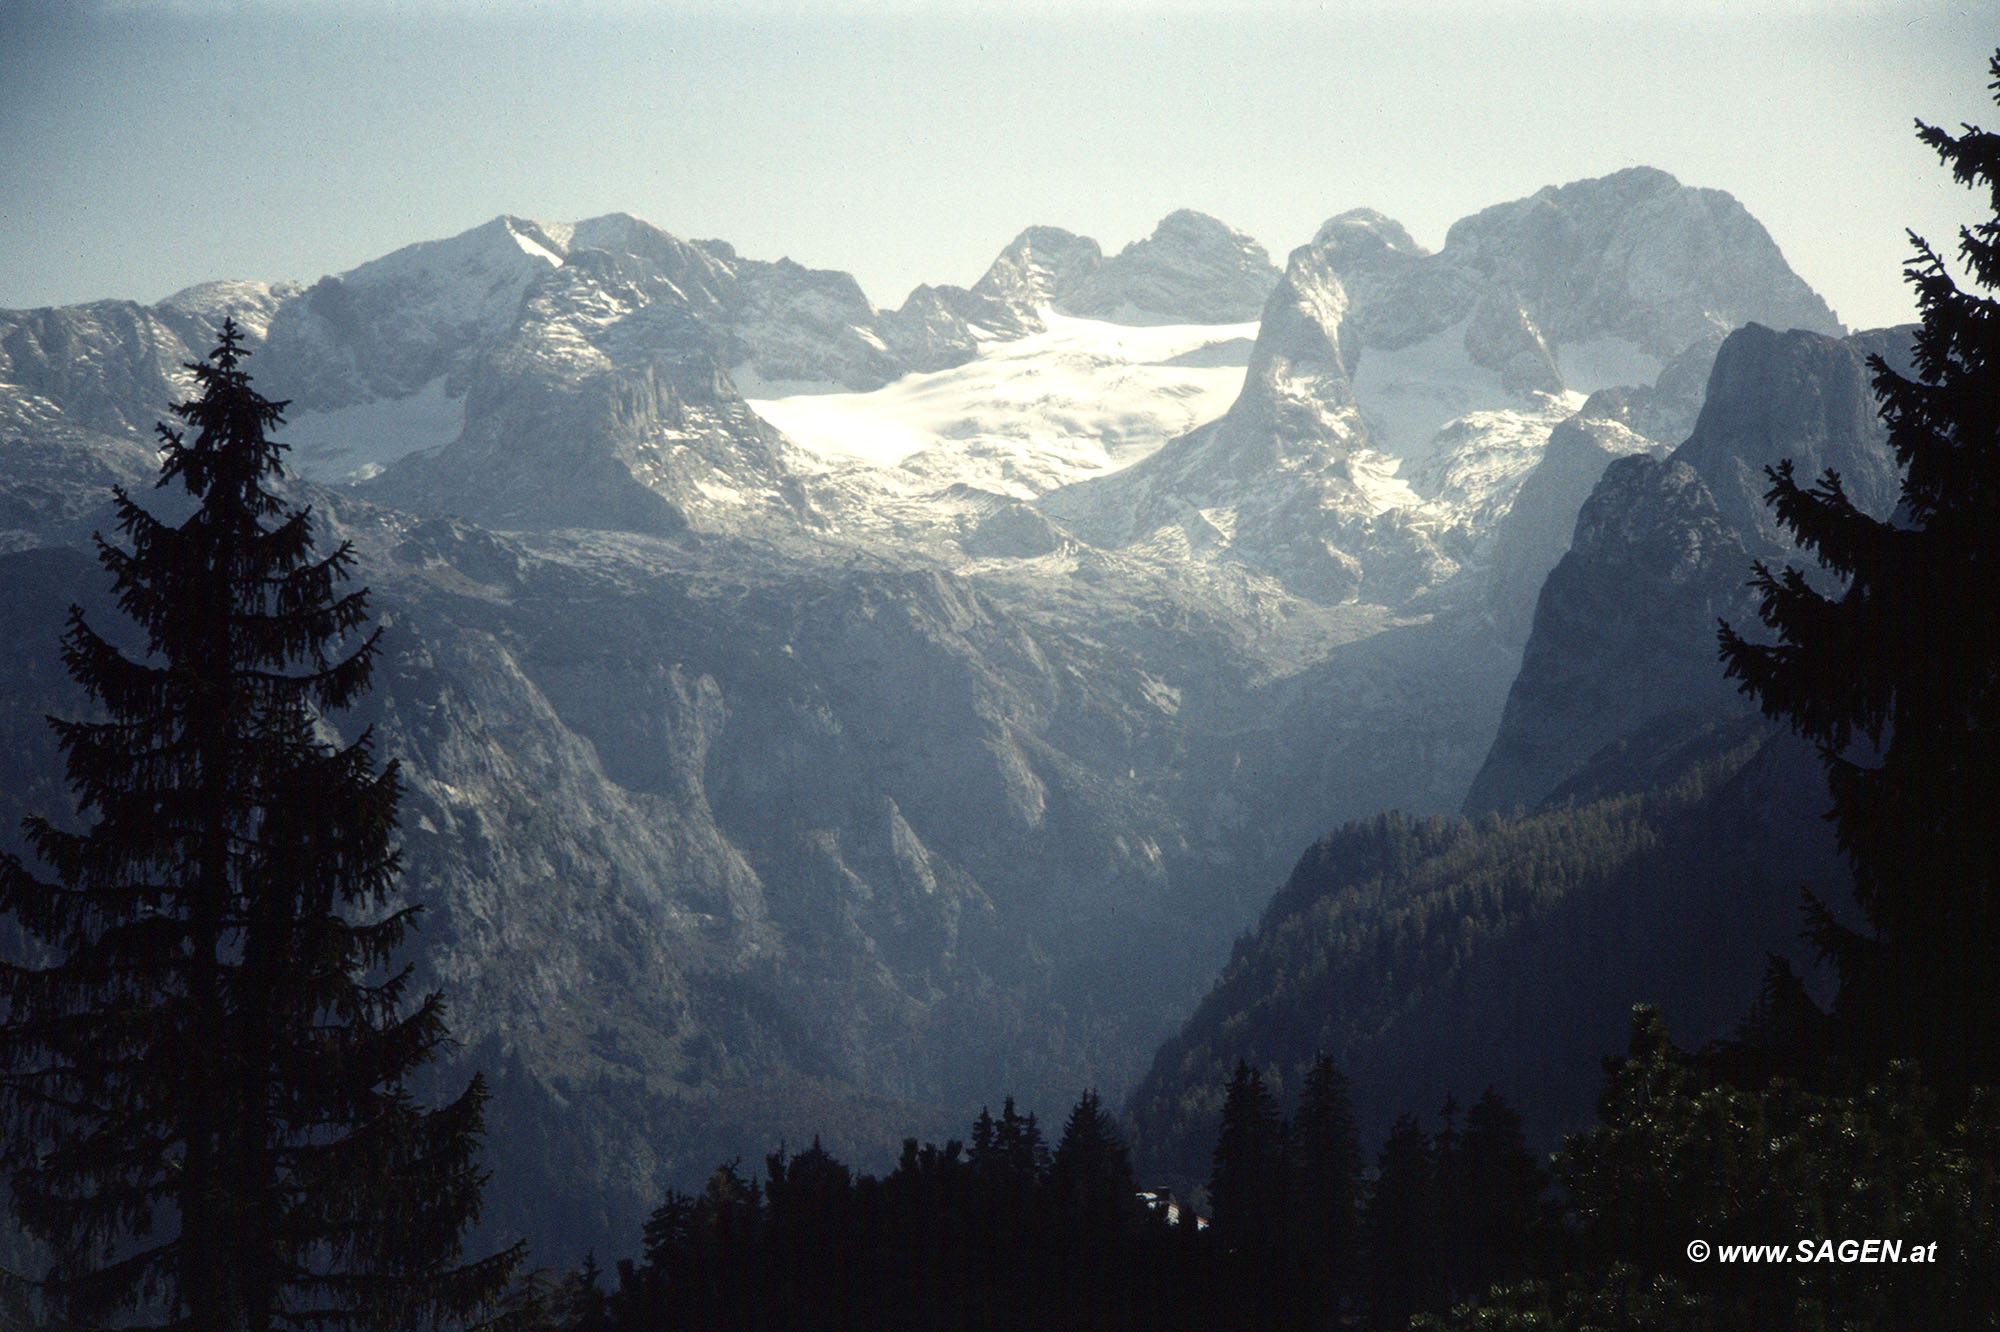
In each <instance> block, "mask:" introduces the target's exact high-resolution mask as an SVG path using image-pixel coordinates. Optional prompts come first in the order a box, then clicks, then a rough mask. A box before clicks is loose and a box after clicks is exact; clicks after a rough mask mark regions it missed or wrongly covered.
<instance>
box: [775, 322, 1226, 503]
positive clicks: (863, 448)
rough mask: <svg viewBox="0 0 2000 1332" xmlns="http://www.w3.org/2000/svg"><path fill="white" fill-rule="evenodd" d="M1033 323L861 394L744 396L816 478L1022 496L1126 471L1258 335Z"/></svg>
mask: <svg viewBox="0 0 2000 1332" xmlns="http://www.w3.org/2000/svg"><path fill="white" fill-rule="evenodd" d="M1041 317H1042V320H1043V322H1044V323H1045V324H1046V325H1047V326H1048V327H1047V330H1046V331H1045V332H1041V333H1035V334H1030V335H1029V336H1027V337H1024V338H1018V339H1015V340H1013V341H1008V342H998V341H995V342H988V343H985V344H983V345H982V347H981V354H980V355H979V356H978V357H977V358H975V359H973V360H971V361H968V362H967V363H966V364H964V365H960V366H955V367H953V368H952V369H949V370H939V371H934V372H932V373H929V374H911V375H905V376H904V377H903V378H901V379H898V380H896V381H895V382H893V383H890V384H887V385H884V386H883V387H882V388H879V389H876V390H874V391H873V392H870V393H846V392H792V393H789V394H787V395H785V396H772V397H759V396H756V394H757V391H758V388H759V385H757V384H756V382H755V381H751V382H748V383H746V384H745V385H744V391H745V395H746V396H747V397H749V398H750V405H751V407H752V408H753V409H755V411H756V412H757V414H758V415H759V416H762V417H763V418H764V419H765V420H766V421H769V422H770V423H771V424H772V425H773V426H776V427H777V428H778V429H779V430H782V431H783V432H784V433H785V434H786V435H787V436H789V437H790V438H791V440H792V442H793V443H795V444H797V445H798V446H799V447H800V449H801V451H802V452H803V454H804V455H805V457H806V459H807V460H809V465H813V466H817V467H819V468H820V469H822V470H824V471H828V472H833V471H843V470H848V469H854V468H867V469H890V468H896V469H900V470H901V471H902V472H903V473H904V474H906V479H907V484H908V485H909V486H910V487H911V488H915V489H924V490H929V489H935V488H938V487H941V486H946V485H950V484H952V483H955V482H962V483H964V484H967V485H972V486H977V487H978V488H980V489H982V490H989V491H992V492H994V493H996V494H1001V495H1006V496H1009V497H1011V498H1014V499H1033V498H1035V497H1036V496H1038V495H1041V494H1044V493H1046V492H1047V491H1049V490H1053V489H1055V488H1056V487H1058V486H1064V485H1068V484H1070V483H1071V482H1073V481H1080V480H1083V479H1084V478H1086V477H1091V476H1097V475H1101V474H1103V473H1105V472H1110V471H1115V470H1117V469H1119V468H1121V467H1125V466H1129V465H1130V464H1132V463H1134V462H1137V461H1138V460H1139V459H1141V458H1143V457H1146V456H1147V455H1148V454H1150V453H1152V452H1153V451H1154V450H1156V449H1158V448H1159V447H1160V445H1162V444H1164V443H1166V442H1167V441H1168V440H1169V439H1172V438H1174V437H1175V436H1177V435H1181V434H1185V433H1186V432H1187V431H1189V430H1191V429H1193V428H1194V427H1195V426H1198V425H1200V424H1202V423H1203V422H1205V421H1210V420H1213V419H1214V418H1216V417H1218V416H1220V415H1222V413H1223V412H1225V411H1227V410H1228V409H1229V404H1230V403H1231V402H1233V401H1234V400H1235V398H1236V394H1237V392H1238V391H1239V390H1240V389H1241V388H1242V387H1243V367H1244V366H1245V365H1246V364H1247V363H1248V360H1249V355H1250V347H1251V343H1252V341H1253V340H1254V339H1255V338H1256V336H1257V326H1256V325H1255V324H1170V325H1163V326H1154V327H1148V328H1136V327H1130V326H1127V325H1123V324H1111V323H1106V322H1103V321H1101V320H1095V319H1074V318H1070V317H1068V316H1065V315H1059V314H1057V313H1055V312H1054V311H1053V310H1049V309H1044V310H1042V311H1041ZM774 387H786V388H791V387H794V386H790V385H785V386H774ZM879 479H880V480H882V481H883V482H884V483H885V484H892V485H893V482H892V479H891V478H887V477H884V478H879ZM894 488H897V489H902V488H903V487H902V486H894Z"/></svg>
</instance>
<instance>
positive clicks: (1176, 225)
mask: <svg viewBox="0 0 2000 1332" xmlns="http://www.w3.org/2000/svg"><path fill="white" fill-rule="evenodd" d="M1277 282H1278V270H1277V267H1276V266H1275V265H1274V264H1272V262H1271V256H1270V255H1269V254H1268V253H1267V252H1266V251H1265V249H1264V247H1263V246H1262V245H1260V244H1258V243H1257V242H1256V241H1255V240H1253V239H1252V238H1251V237H1250V236H1248V235H1246V234H1244V233H1243V232H1241V231H1238V230H1236V229H1235V228H1234V227H1231V226H1229V225H1228V224H1226V223H1224V222H1221V221H1218V220H1217V219H1215V218H1213V217H1210V216H1209V215H1208V214H1206V213H1198V212H1196V211H1194V210H1193V209H1191V208H1183V209H1180V210H1178V211H1176V212H1172V213H1169V214H1167V216H1165V217H1164V218H1162V219H1160V223H1159V225H1158V226H1156V227H1154V228H1153V234H1152V235H1151V236H1148V237H1147V238H1146V239H1145V240H1142V241H1134V242H1132V243H1131V244H1130V245H1127V246H1126V247H1125V248H1124V249H1122V250H1120V251H1119V252H1118V253H1117V254H1116V255H1114V256H1112V257H1111V258H1109V259H1106V260H1105V261H1104V262H1103V263H1102V264H1099V265H1098V266H1097V267H1096V268H1095V269H1093V270H1092V271H1091V272H1090V274H1089V275H1088V276H1087V277H1085V278H1084V279H1083V281H1082V282H1080V283H1079V284H1078V285H1077V286H1076V288H1075V289H1074V290H1072V291H1071V292H1069V293H1068V294H1067V295H1066V296H1065V297H1064V298H1063V299H1062V300H1061V301H1060V302H1059V308H1060V309H1062V311H1063V313H1065V314H1072V315H1079V316H1082V317H1084V318H1087V319H1111V320H1115V321H1117V322H1120V323H1130V324H1236V323H1244V322H1247V321H1249V320H1252V319H1255V318H1257V316H1258V314H1259V312H1260V311H1261V310H1262V309H1263V307H1264V299H1265V297H1267V296H1269V295H1270V293H1271V289H1272V288H1273V287H1274V286H1276V285H1277Z"/></svg>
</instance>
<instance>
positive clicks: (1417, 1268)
mask: <svg viewBox="0 0 2000 1332" xmlns="http://www.w3.org/2000/svg"><path fill="white" fill-rule="evenodd" d="M1371 1165H1372V1168H1371ZM1545 1184H1546V1177H1545V1173H1544V1172H1543V1171H1542V1169H1541V1168H1540V1166H1539V1165H1538V1164H1537V1162H1536V1160H1535V1158H1534V1156H1533V1155H1532V1153H1530V1151H1529V1150H1528V1147H1527V1144H1526V1141H1525V1139H1524V1138H1523V1135H1522V1132H1521V1121H1520V1117H1519V1116H1518V1115H1517V1114H1516V1113H1515V1112H1514V1111H1513V1110H1512V1109H1511V1108H1510V1107H1509V1106H1508V1105H1507V1104H1506V1103H1505V1101H1504V1100H1502V1099H1501V1098H1500V1097H1499V1096H1498V1095H1497V1094H1496V1093H1494V1092H1491V1091H1488V1092H1487V1093H1486V1094H1485V1095H1483V1096H1482V1097H1480V1099H1479V1100H1478V1101H1477V1102H1475V1103H1474V1104H1473V1106H1472V1107H1471V1109H1470V1110H1469V1111H1465V1112H1461V1111H1460V1109H1459V1107H1458V1106H1457V1104H1456V1103H1448V1104H1447V1105H1446V1107H1445V1108H1444V1109H1443V1110H1442V1111H1441V1112H1440V1122H1439V1125H1438V1127H1437V1128H1436V1130H1435V1131H1427V1130H1426V1129H1425V1128H1424V1127H1423V1126H1422V1125H1421V1124H1420V1122H1419V1121H1418V1119H1417V1118H1416V1117H1415V1116H1405V1117H1404V1118H1403V1119H1402V1120H1400V1121H1399V1122H1398V1123H1397V1125H1396V1129H1395V1131H1394V1132H1393V1133H1392V1134H1391V1136H1390V1137H1389V1139H1388V1141H1387V1142H1385V1143H1384V1144H1383V1145H1382V1147H1381V1150H1380V1152H1379V1153H1378V1154H1377V1155H1376V1156H1375V1158H1374V1159H1373V1161H1372V1162H1370V1161H1368V1160H1366V1159H1364V1155H1363V1152H1362V1149H1361V1145H1360V1140H1359V1136H1358V1134H1357V1131H1356V1128H1355V1122H1354V1112H1353V1105H1352V1102H1351V1100H1350V1098H1349V1095H1348V1090H1347V1082H1346V1079H1345V1078H1344V1077H1343V1076H1342V1075H1341V1074H1340V1072H1339V1071H1338V1069H1337V1068H1336V1067H1335V1066H1334V1064H1333V1061H1332V1060H1330V1059H1326V1058H1322V1059H1320V1060H1318V1061H1316V1062H1315V1064H1314V1066H1313V1068H1312V1069H1311V1070H1310V1072H1309V1074H1308V1076H1307V1078H1306V1079H1305V1083H1304V1087H1303V1090H1302V1092H1301V1095H1300V1096H1299V1098H1298V1104H1297V1106H1296V1107H1295V1109H1294V1112H1293V1114H1292V1115H1291V1116H1290V1117H1289V1118H1287V1117H1286V1116H1285V1115H1284V1114H1283V1113H1282V1112H1281V1110H1280V1107H1279V1105H1278V1102H1277V1100H1276V1098H1275V1097H1274V1096H1272V1094H1271V1092H1270V1091H1269V1089H1268V1088H1267V1087H1266V1086H1265V1083H1264V1080H1263V1078H1262V1076H1261V1075H1260V1074H1259V1073H1257V1072H1256V1071H1255V1070H1253V1069H1251V1068H1249V1067H1248V1066H1247V1065H1244V1066H1239V1067H1238V1068H1237V1070H1236V1074H1235V1076H1234V1077H1233V1078H1232V1080H1231V1082H1230V1085H1229V1090H1228V1103H1227V1106H1226V1108H1225V1111H1224V1115H1223V1121H1222V1126H1221V1130H1220V1133H1219V1135H1218V1137H1217V1140H1216V1142H1215V1147H1214V1152H1213V1169H1212V1172H1211V1174H1210V1177H1209V1180H1208V1186H1207V1189H1206V1194H1207V1202H1206V1206H1207V1208H1208V1209H1209V1210H1210V1211H1211V1212H1212V1217H1200V1216H1197V1214H1196V1212H1195V1209H1194V1208H1193V1207H1192V1206H1190V1205H1189V1204H1190V1203H1191V1202H1192V1201H1193V1200H1182V1201H1179V1202H1177V1201H1176V1200H1174V1199H1173V1198H1172V1196H1171V1195H1168V1194H1162V1193H1157V1192H1141V1191H1140V1190H1139V1189H1138V1186H1137V1181H1136V1180H1135V1177H1134V1175H1133V1171H1132V1165H1131V1158H1130V1155H1129V1153H1128V1152H1127V1150H1126V1147H1125V1144H1124V1142H1123V1140H1122V1137H1121V1135H1120V1133H1119V1130H1118V1128H1117V1125H1116V1123H1115V1122H1114V1120H1113V1119H1112V1117H1111V1116H1110V1114H1109V1113H1108V1112H1107V1111H1106V1110H1105V1109H1104V1107H1103V1106H1102V1104H1101V1103H1100V1102H1099V1100H1098V1098H1097V1096H1096V1095H1095V1094H1094V1093H1089V1092H1086V1093H1085V1094H1084V1095H1083V1097H1082V1099H1081V1100H1080V1101H1079V1102H1078V1103H1077V1105H1076V1107H1075V1108H1074V1109H1073V1110H1072V1111H1071V1113H1070V1116H1069V1118H1068V1120H1067V1122H1066V1123H1065V1124H1064V1127H1063V1131H1062V1134H1061V1136H1060V1138H1059V1139H1058V1141H1057V1142H1056V1144H1055V1146H1054V1147H1053V1149H1051V1148H1050V1147H1049V1146H1048V1145H1047V1143H1046V1142H1045V1140H1044V1137H1043V1134H1042V1130H1041V1128H1040V1126H1039V1124H1038V1123H1037V1121H1036V1119H1035V1117H1034V1116H1033V1115H1032V1114H1030V1115H1022V1114H1020V1113H1019V1112H1017V1111H1016V1109H1015V1107H1014V1104H1013V1102H1012V1101H1011V1100H1009V1101H1007V1102H1005V1103H1004V1105H1003V1106H1002V1109H1001V1113H1000V1115H999V1117H998V1118H995V1117H994V1116H993V1115H992V1114H991V1113H990V1112H988V1111H982V1112H981V1114H980V1116H979V1119H978V1120H977V1121H976V1122H975V1123H974V1124H973V1125H972V1130H971V1134H970V1137H969V1140H968V1141H967V1142H965V1143H961V1142H958V1141H951V1142H947V1143H946V1144H945V1145H944V1146H943V1147H942V1148H940V1147H937V1146H935V1145H932V1144H924V1145H923V1146H921V1147H920V1146H919V1145H918V1144H917V1142H916V1141H915V1140H911V1141H909V1142H907V1143H905V1145H904V1148H903V1154H902V1159H901V1160H900V1161H899V1162H898V1164H897V1165H896V1168H895V1169H894V1170H893V1171H891V1172H890V1173H889V1174H888V1175H887V1176H886V1177H884V1178H881V1179H877V1178H875V1177H873V1176H869V1175H856V1174H855V1173H854V1172H853V1171H851V1170H850V1169H849V1168H848V1167H847V1166H846V1165H845V1164H843V1163H841V1162H840V1161H838V1160H836V1159H835V1158H834V1157H833V1156H832V1155H831V1154H830V1153H828V1152H827V1151H825V1150H824V1149H823V1148H822V1147H821V1146H820V1144H819V1143H818V1142H817V1141H815V1142H814V1143H813V1144H812V1145H811V1146H810V1147H808V1148H807V1149H806V1150H805V1151H803V1152H798V1153H790V1152H787V1151H785V1150H782V1149H781V1150H779V1151H778V1152H775V1153H773V1154H772V1155H770V1156H768V1157H766V1158H765V1161H764V1171H763V1174H762V1177H761V1178H757V1177H753V1176H751V1175H748V1174H746V1173H745V1172H744V1171H743V1170H742V1168H741V1166H740V1163H737V1162H732V1163H730V1164H727V1165H723V1166H721V1167H719V1168H718V1169H717V1170H716V1171H715V1173H714V1174H713V1175H712V1176H710V1178H709V1181H708V1184H707V1186H706V1188H704V1189H703V1190H702V1192H701V1193H700V1194H699V1195H687V1194H683V1193H679V1192H673V1193H669V1194H668V1196H667V1198H666V1200H665V1201H664V1202H662V1203H661V1204H660V1206H659V1207H658V1208H656V1209H655V1210H654V1212H653V1213H652V1215H651V1216H650V1217H649V1218H648V1220H647V1221H646V1223H645V1226H644V1229H643V1232H642V1237H641V1238H642V1248H641V1252H640V1256H639V1257H638V1258H636V1259H623V1260H620V1261H619V1262H618V1263H617V1264H616V1266H615V1269H614V1271H613V1272H611V1273H606V1272H604V1271H603V1270H602V1269H601V1268H600V1267H599V1266H598V1264H597V1263H596V1261H595V1260H594V1259H593V1260H591V1261H589V1262H587V1263H586V1264H585V1265H584V1266H583V1267H582V1268H581V1269H579V1270H577V1271H575V1272H572V1273H570V1274H569V1275H568V1276H567V1277H565V1278H564V1279H563V1281H562V1282H561V1283H560V1285H559V1286H558V1287H557V1288H555V1289H554V1290H553V1291H552V1292H551V1293H550V1297H549V1300H548V1304H547V1306H546V1315H545V1318H544V1326H547V1327H550V1328H560V1329H563V1330H564V1332H663V1330H665V1329H733V1328H743V1329H750V1328H757V1329H786V1328H798V1329H806V1328H815V1329H828V1328H870V1329H877V1328H912V1329H916V1328H922V1329H961V1328H962V1329H995V1328H1043V1329H1065V1328H1077V1329H1082V1328H1093V1329H1095V1328H1167V1329H1172V1328H1189V1329H1194V1328H1217V1327H1249V1326H1254V1327H1259V1328H1269V1329H1285V1328H1300V1329H1304V1328H1327V1327H1342V1326H1355V1327H1370V1328H1375V1327H1381V1328H1391V1327H1393V1328H1402V1327H1405V1326H1406V1325H1407V1324H1408V1321H1409V1319H1410V1317H1411V1315H1413V1314H1418V1313H1423V1312H1436V1311H1442V1310H1444V1309H1446V1308H1448V1307H1449V1306H1450V1305H1451V1304H1452V1303H1453V1302H1454V1301H1457V1300H1464V1299H1468V1298H1471V1297H1473V1296H1475V1295H1478V1294H1480V1293H1481V1292H1484V1291H1485V1290H1486V1289H1487V1288H1488V1287H1489V1286H1492V1285H1494V1284H1495V1283H1498V1282H1507V1281H1518V1280H1522V1279H1525V1278H1527V1277H1529V1276H1530V1275H1531V1273H1533V1272H1534V1271H1537V1270H1540V1267H1539V1266H1538V1264H1537V1262H1536V1259H1537V1258H1538V1256H1540V1255H1542V1254H1544V1253H1546V1252H1549V1251H1551V1243H1552V1239H1553V1236H1554V1231H1553V1226H1554V1213H1553V1212H1552V1211H1551V1210H1550V1207H1549V1204H1548V1201H1547V1199H1546V1196H1545Z"/></svg>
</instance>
